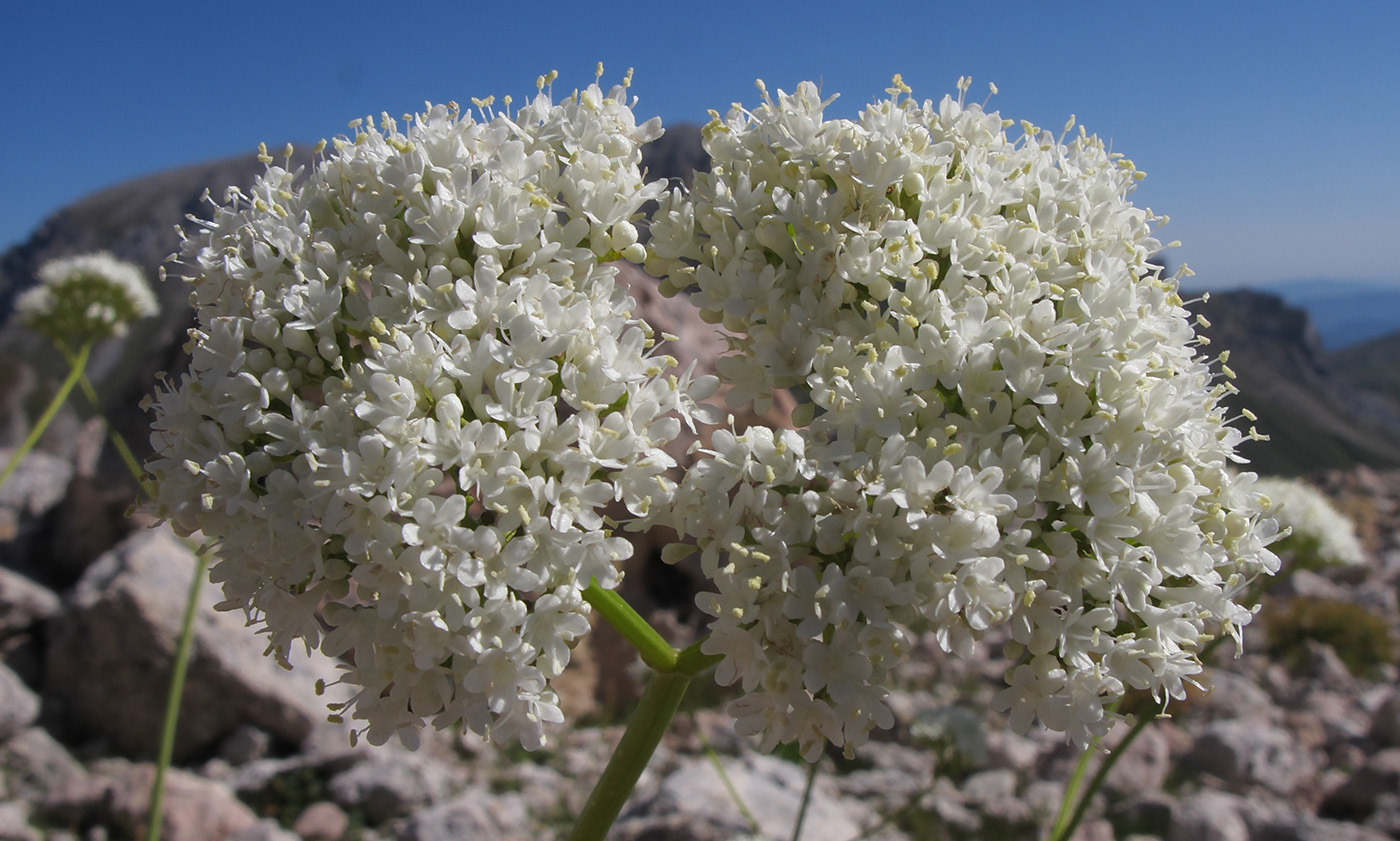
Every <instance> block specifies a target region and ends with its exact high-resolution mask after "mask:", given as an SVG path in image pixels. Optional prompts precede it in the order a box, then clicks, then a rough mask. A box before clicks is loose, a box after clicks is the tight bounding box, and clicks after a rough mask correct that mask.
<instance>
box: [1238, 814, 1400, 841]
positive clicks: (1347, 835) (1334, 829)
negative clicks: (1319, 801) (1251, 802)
mask: <svg viewBox="0 0 1400 841" xmlns="http://www.w3.org/2000/svg"><path fill="white" fill-rule="evenodd" d="M1250 837H1251V841H1391V838H1392V836H1390V835H1388V834H1386V833H1384V832H1381V831H1379V830H1376V829H1372V828H1370V827H1365V826H1358V825H1357V824H1354V823H1347V822H1345V821H1333V820H1327V819H1326V818H1319V817H1316V816H1314V815H1308V814H1300V815H1296V816H1295V817H1294V818H1293V819H1291V820H1289V821H1280V822H1278V823H1274V824H1269V825H1267V826H1263V827H1260V828H1258V829H1256V830H1255V831H1254V833H1253V834H1252V835H1251V836H1250Z"/></svg>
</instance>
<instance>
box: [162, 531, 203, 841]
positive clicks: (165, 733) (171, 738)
mask: <svg viewBox="0 0 1400 841" xmlns="http://www.w3.org/2000/svg"><path fill="white" fill-rule="evenodd" d="M195 558H196V561H195V568H194V580H193V581H192V582H190V593H189V596H188V598H186V600H185V618H184V622H183V624H182V625H181V627H180V643H179V645H177V646H176V648H175V662H174V663H173V664H172V665H171V668H170V689H169V692H168V694H167V695H166V698H165V722H164V725H163V726H162V728H161V733H160V755H159V757H157V759H156V778H155V781H154V782H153V783H152V784H151V800H150V808H149V809H147V810H146V811H147V815H148V817H147V819H146V820H147V823H146V841H160V824H161V809H162V807H163V801H164V799H165V771H166V769H167V768H169V767H170V761H171V758H172V757H173V756H174V754H175V725H176V724H177V723H178V722H179V720H180V698H181V697H182V696H183V695H184V694H185V674H186V672H188V671H189V665H190V650H191V649H192V648H193V647H194V618H195V615H196V614H197V613H198V612H199V590H200V586H201V585H202V584H203V583H204V574H205V570H206V569H207V567H208V564H209V557H208V555H207V553H205V552H202V551H201V552H199V553H198V554H196V556H195Z"/></svg>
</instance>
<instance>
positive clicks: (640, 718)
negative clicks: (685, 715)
mask: <svg viewBox="0 0 1400 841" xmlns="http://www.w3.org/2000/svg"><path fill="white" fill-rule="evenodd" d="M673 650H674V649H673ZM690 680H691V676H690V675H686V674H677V673H674V672H657V673H656V674H654V675H652V677H651V681H650V682H649V683H648V684H647V688H646V691H645V692H643V693H642V699H641V701H639V702H638V703H637V710H636V712H634V713H633V714H632V720H631V721H629V722H627V730H626V731H624V732H623V734H622V741H620V742H618V743H617V749H616V750H614V751H613V755H612V758H611V759H609V760H608V765H607V767H606V768H604V769H603V776H601V777H599V778H598V784H597V785H596V786H594V787H593V793H592V794H590V795H588V802H587V803H586V804H584V807H583V811H582V812H581V813H580V814H579V817H578V823H577V824H575V825H574V831H573V834H571V835H570V836H569V841H604V839H605V838H607V835H608V830H609V829H612V825H613V822H614V821H616V820H617V816H618V815H619V814H621V812H622V805H623V804H624V803H626V802H627V798H628V797H629V796H630V795H631V794H632V789H634V788H635V787H636V785H637V780H638V778H640V777H641V776H642V771H643V770H645V769H646V767H647V763H648V762H650V761H651V755H652V754H653V753H655V751H656V746H657V745H659V744H661V737H662V736H663V735H665V733H666V729H667V728H668V727H670V726H671V719H672V718H673V717H674V716H675V714H676V710H677V709H679V708H680V704H681V698H682V697H684V696H685V690H686V687H687V686H689V685H690Z"/></svg>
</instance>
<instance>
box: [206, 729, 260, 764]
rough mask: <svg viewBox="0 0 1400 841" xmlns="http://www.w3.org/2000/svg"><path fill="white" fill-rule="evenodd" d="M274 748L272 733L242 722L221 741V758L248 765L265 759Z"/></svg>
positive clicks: (231, 762) (229, 761) (232, 762)
mask: <svg viewBox="0 0 1400 841" xmlns="http://www.w3.org/2000/svg"><path fill="white" fill-rule="evenodd" d="M271 749H272V734H270V733H268V732H267V731H266V730H261V729H259V728H257V727H253V726H252V725H248V724H240V725H239V726H237V727H235V728H233V732H231V733H229V734H228V735H227V736H225V737H224V740H223V741H222V742H220V743H219V753H218V756H219V758H220V759H222V760H224V761H225V762H227V763H229V764H230V765H247V764H248V763H249V762H253V761H255V760H258V759H263V758H264V757H266V756H267V755H268V752H269V751H270V750H271Z"/></svg>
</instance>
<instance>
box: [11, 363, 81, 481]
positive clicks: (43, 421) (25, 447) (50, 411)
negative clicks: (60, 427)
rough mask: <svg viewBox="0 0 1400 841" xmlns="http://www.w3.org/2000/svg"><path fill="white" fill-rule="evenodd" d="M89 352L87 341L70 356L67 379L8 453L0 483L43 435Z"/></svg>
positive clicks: (78, 378)
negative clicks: (27, 434)
mask: <svg viewBox="0 0 1400 841" xmlns="http://www.w3.org/2000/svg"><path fill="white" fill-rule="evenodd" d="M91 353H92V343H91V342H89V343H87V344H85V345H83V346H82V348H80V349H79V350H78V352H77V354H75V355H74V356H73V357H72V358H71V360H70V361H71V363H72V365H71V368H72V370H70V371H69V372H68V377H67V379H65V380H64V381H63V385H61V386H59V388H58V391H57V392H56V393H55V394H54V396H53V399H52V400H50V401H49V405H48V408H46V409H44V414H42V415H40V416H39V420H38V421H37V422H36V423H35V424H34V428H33V429H31V430H29V437H27V438H25V439H24V443H23V444H20V445H19V449H18V450H15V451H14V452H13V453H11V454H10V460H9V461H7V462H5V469H4V470H3V471H0V485H4V484H5V482H6V481H7V480H8V479H9V478H10V475H11V474H13V473H14V472H15V470H16V469H17V468H18V467H19V463H20V461H21V460H23V459H24V457H25V456H26V455H28V454H29V451H30V450H32V449H34V446H35V445H36V444H38V443H39V438H40V437H41V436H43V434H44V430H46V429H48V428H49V424H51V423H53V418H54V415H56V414H58V410H59V407H61V406H62V405H63V402H64V401H65V400H67V399H68V395H69V394H71V393H72V391H73V386H75V385H77V384H78V381H79V380H80V379H82V378H83V371H84V369H86V368H87V362H88V356H89V355H90V354H91Z"/></svg>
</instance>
